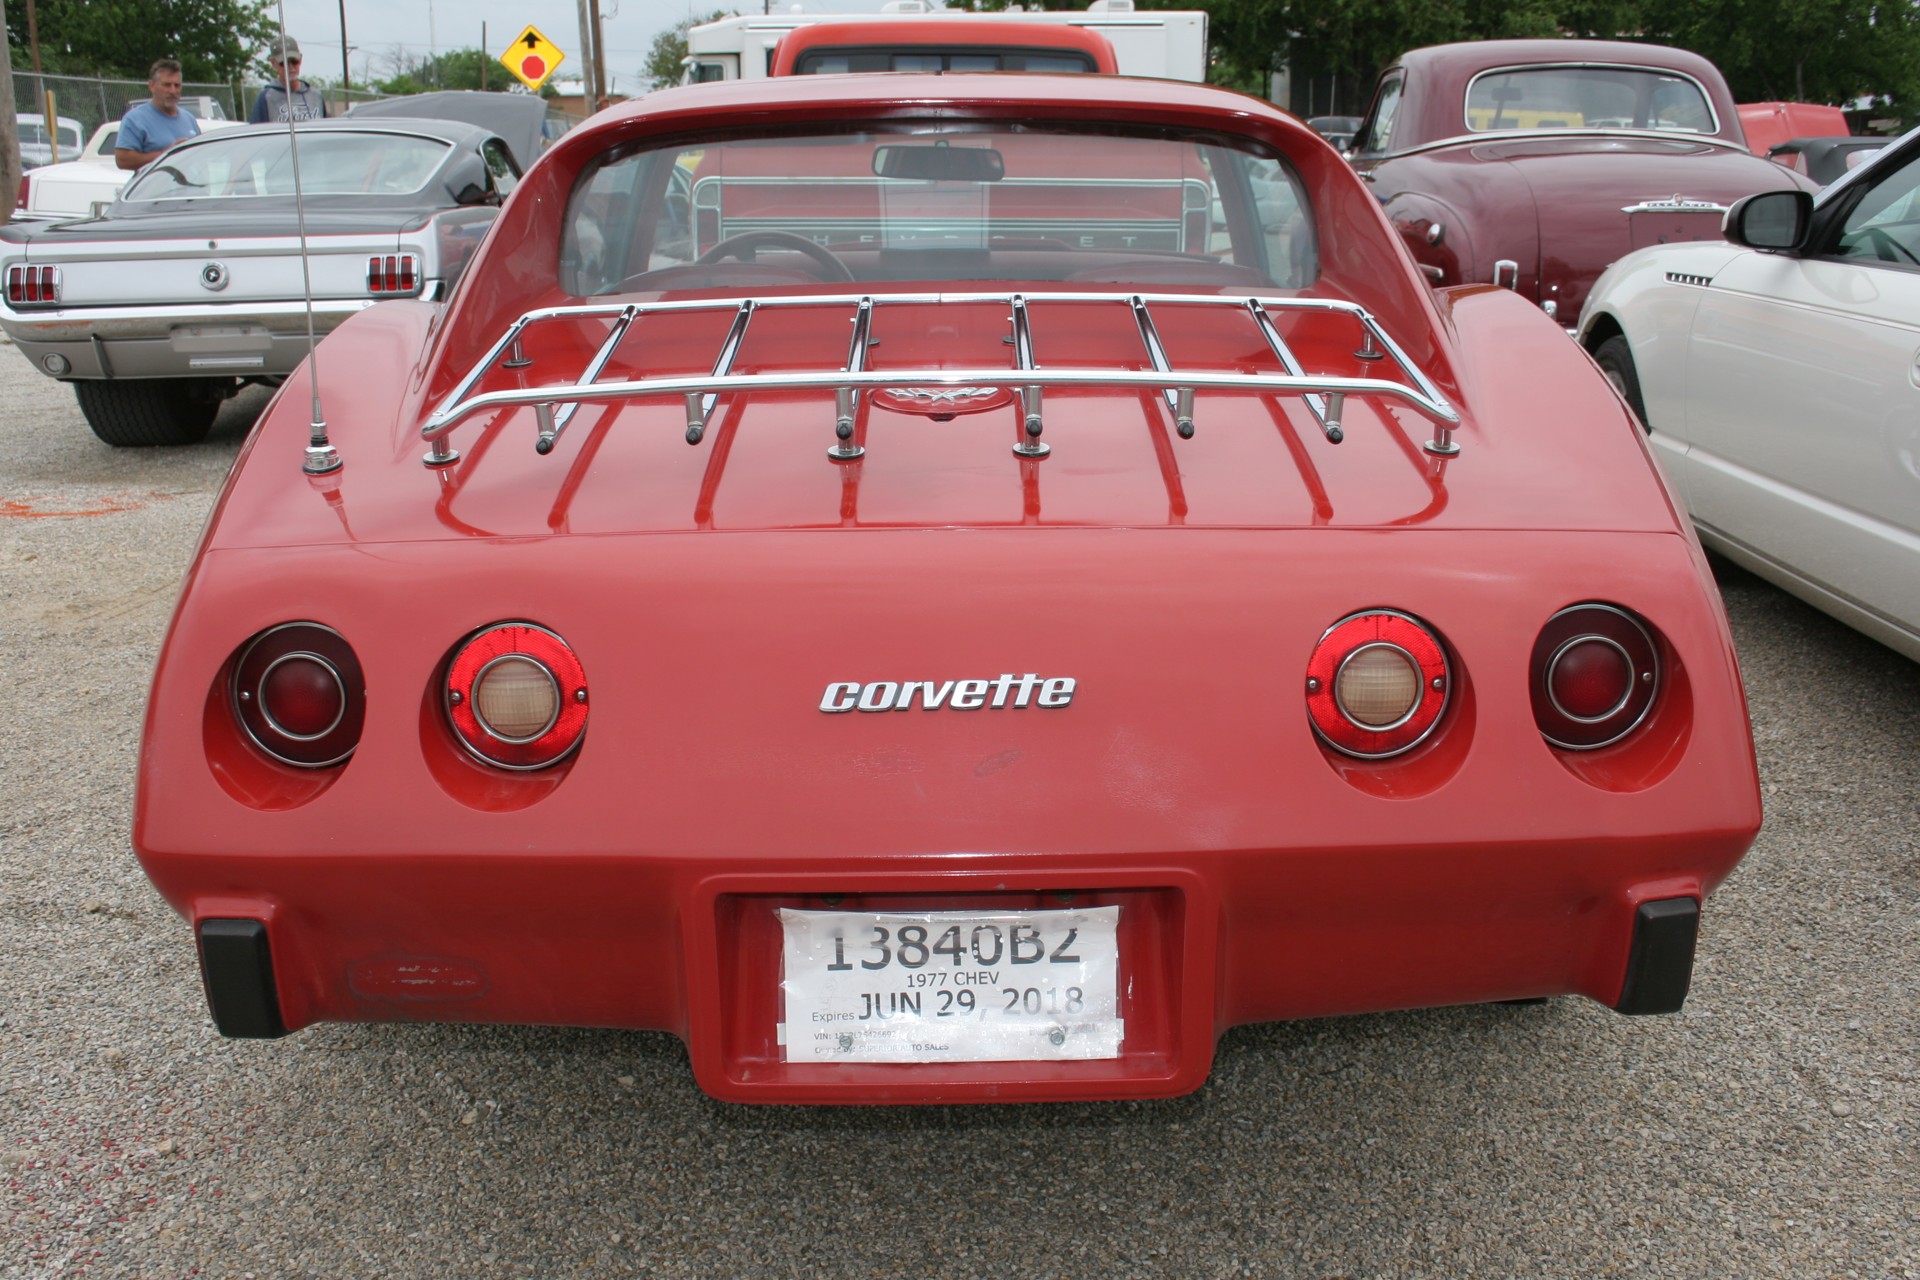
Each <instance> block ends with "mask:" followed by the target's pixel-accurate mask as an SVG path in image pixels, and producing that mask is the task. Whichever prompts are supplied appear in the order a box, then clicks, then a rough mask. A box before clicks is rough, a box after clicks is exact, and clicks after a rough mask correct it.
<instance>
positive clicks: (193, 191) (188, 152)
mask: <svg viewBox="0 0 1920 1280" xmlns="http://www.w3.org/2000/svg"><path fill="white" fill-rule="evenodd" d="M450 149H451V144H449V143H447V142H443V141H441V140H440V139H438V138H423V137H419V136H417V135H410V134H398V133H376V132H371V131H369V132H363V133H354V132H327V133H319V132H311V133H302V134H301V135H300V146H299V152H300V189H301V190H302V191H303V192H305V193H306V194H307V195H310V196H313V195H388V196H391V195H406V194H409V193H411V192H415V191H418V190H420V188H422V187H424V186H425V185H426V184H427V180H428V179H429V178H431V177H432V176H433V174H434V171H435V170H436V169H438V168H439V167H440V163H441V161H442V160H443V159H444V158H445V156H446V154H447V152H448V151H449V150H450ZM292 155H293V148H292V146H291V144H290V140H289V139H288V137H287V133H286V131H285V130H284V129H260V130H248V131H247V132H245V133H241V134H238V135H237V136H233V135H223V136H221V137H219V138H215V139H210V140H208V141H206V142H202V143H199V144H196V145H193V146H188V147H182V148H180V149H179V150H177V151H174V152H171V153H170V154H168V155H167V156H165V157H164V158H162V159H160V160H157V161H155V162H154V163H153V164H152V165H149V166H148V167H147V169H146V170H145V171H144V172H142V173H141V175H140V176H139V177H138V178H136V179H134V181H133V183H132V185H131V186H129V187H128V188H127V192H126V194H125V195H124V196H123V197H122V199H125V200H132V201H143V200H180V199H192V198H199V197H204V196H290V195H292V194H294V175H293V160H292Z"/></svg>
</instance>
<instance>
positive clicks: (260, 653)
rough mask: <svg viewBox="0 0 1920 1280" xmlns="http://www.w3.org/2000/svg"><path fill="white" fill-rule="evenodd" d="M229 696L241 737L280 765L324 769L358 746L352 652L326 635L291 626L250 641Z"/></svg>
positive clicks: (358, 681) (361, 681) (363, 701)
mask: <svg viewBox="0 0 1920 1280" xmlns="http://www.w3.org/2000/svg"><path fill="white" fill-rule="evenodd" d="M231 695H232V700H233V714H234V718H235V719H237V720H239V721H240V724H241V726H242V727H243V728H244V729H246V731H247V736H248V737H250V738H252V739H253V741H254V743H255V745H257V746H258V747H259V748H260V749H261V750H262V751H265V752H266V753H267V754H268V755H270V756H272V757H273V758H274V759H276V760H279V761H282V762H284V763H286V764H293V765H300V766H301V767H303V768H309V769H319V768H324V767H326V766H328V765H335V764H339V763H340V762H341V761H343V760H345V759H346V758H347V757H348V756H350V755H352V754H353V749H354V748H355V747H356V746H358V745H360V729H361V725H362V724H363V723H364V721H365V719H366V711H367V691H366V681H365V678H364V677H363V676H362V675H361V673H360V660H359V659H358V658H356V657H355V656H354V653H353V647H352V646H351V645H349V644H348V643H347V642H346V640H345V639H344V638H343V637H342V636H341V635H340V633H339V632H337V631H335V630H333V629H332V628H331V627H323V626H321V625H320V624H319V623H317V622H289V623H285V624H283V625H281V626H278V627H273V628H270V629H268V630H266V631H263V632H261V633H260V634H259V635H257V636H255V637H254V638H253V639H251V640H249V641H248V642H247V644H246V646H245V647H244V648H243V649H241V651H240V654H239V657H238V658H237V660H236V661H235V662H234V666H233V683H232V689H231Z"/></svg>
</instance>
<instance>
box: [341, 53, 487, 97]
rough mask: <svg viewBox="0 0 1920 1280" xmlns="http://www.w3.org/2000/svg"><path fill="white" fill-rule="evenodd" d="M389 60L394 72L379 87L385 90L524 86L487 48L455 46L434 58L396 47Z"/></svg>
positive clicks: (405, 90)
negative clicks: (411, 53)
mask: <svg viewBox="0 0 1920 1280" xmlns="http://www.w3.org/2000/svg"><path fill="white" fill-rule="evenodd" d="M387 63H388V66H389V67H391V69H392V71H393V74H392V75H391V76H390V77H389V78H388V79H386V80H382V81H381V82H380V83H379V84H378V85H376V86H375V87H376V88H378V89H379V90H380V92H382V93H426V92H428V91H430V90H433V89H482V88H484V89H486V90H487V91H489V92H497V93H505V92H507V91H508V90H511V89H517V88H519V87H520V82H519V81H518V80H516V79H514V77H513V73H512V72H510V71H508V70H507V69H506V68H505V67H504V66H502V65H500V63H499V61H497V60H496V59H495V58H493V57H492V56H491V55H489V54H488V53H487V51H486V50H484V49H451V50H448V51H447V52H446V53H442V54H436V55H435V56H433V57H431V58H416V57H413V56H411V55H410V54H408V53H407V52H406V50H405V49H404V48H395V50H394V52H393V54H392V56H391V57H390V58H388V59H387Z"/></svg>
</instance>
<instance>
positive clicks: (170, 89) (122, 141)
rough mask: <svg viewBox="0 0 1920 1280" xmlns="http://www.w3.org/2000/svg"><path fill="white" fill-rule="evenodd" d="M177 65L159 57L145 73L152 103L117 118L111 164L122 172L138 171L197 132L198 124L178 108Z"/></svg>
mask: <svg viewBox="0 0 1920 1280" xmlns="http://www.w3.org/2000/svg"><path fill="white" fill-rule="evenodd" d="M181 84H182V76H181V73H180V64H179V63H178V62H175V61H174V60H173V59H172V58H162V59H160V60H159V61H158V62H156V63H154V64H153V69H152V70H151V71H149V72H147V91H148V92H149V93H151V94H152V95H153V101H151V102H142V103H138V104H136V105H135V106H132V107H129V108H128V109H127V114H126V115H124V116H122V117H121V118H120V135H119V136H118V137H117V138H115V139H114V142H113V162H114V163H115V164H116V165H118V166H120V167H121V168H122V169H138V168H139V167H140V166H142V165H144V164H148V163H150V162H151V161H152V160H153V158H154V157H155V156H157V155H159V154H160V153H161V152H162V151H165V150H166V149H167V148H168V147H170V146H172V145H173V144H174V143H176V142H178V141H180V140H181V139H182V138H191V137H194V136H196V135H197V134H198V133H199V132H200V122H199V121H197V120H195V119H194V118H193V115H192V113H191V112H186V111H182V110H181V109H180V88H181Z"/></svg>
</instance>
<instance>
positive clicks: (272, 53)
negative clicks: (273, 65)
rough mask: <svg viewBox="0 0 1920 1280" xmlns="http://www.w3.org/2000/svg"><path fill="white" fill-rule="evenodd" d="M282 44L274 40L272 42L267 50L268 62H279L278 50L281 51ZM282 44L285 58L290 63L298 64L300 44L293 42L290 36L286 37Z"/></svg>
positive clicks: (296, 41)
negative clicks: (289, 60)
mask: <svg viewBox="0 0 1920 1280" xmlns="http://www.w3.org/2000/svg"><path fill="white" fill-rule="evenodd" d="M282 43H283V42H282V41H281V40H279V39H275V40H274V41H273V43H272V46H271V47H270V48H269V49H268V50H267V61H268V62H278V61H280V50H281V45H282ZM284 44H285V46H286V56H287V57H288V58H289V59H291V60H292V61H294V62H298V61H299V60H300V42H299V41H298V40H295V39H294V38H293V37H292V36H288V37H287V38H286V40H285V41H284Z"/></svg>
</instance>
